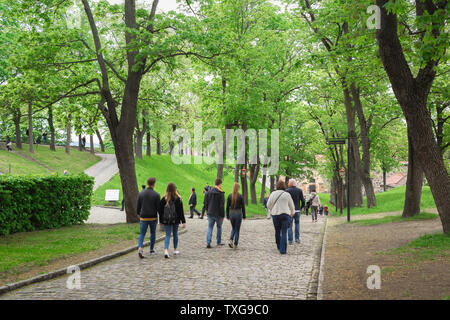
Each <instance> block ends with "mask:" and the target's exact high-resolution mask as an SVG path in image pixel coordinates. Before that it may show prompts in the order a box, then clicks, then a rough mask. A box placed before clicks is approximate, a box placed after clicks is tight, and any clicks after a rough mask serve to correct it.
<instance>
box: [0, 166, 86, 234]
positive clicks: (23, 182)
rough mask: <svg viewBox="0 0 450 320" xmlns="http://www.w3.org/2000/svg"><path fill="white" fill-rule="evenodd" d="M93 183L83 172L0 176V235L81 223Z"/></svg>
mask: <svg viewBox="0 0 450 320" xmlns="http://www.w3.org/2000/svg"><path fill="white" fill-rule="evenodd" d="M93 185H94V178H92V177H90V176H88V175H86V174H84V173H82V174H78V175H69V176H61V175H58V174H54V175H50V176H36V175H33V176H31V175H30V176H27V175H24V176H12V175H4V176H0V235H6V234H10V233H15V232H23V231H32V230H40V229H52V228H59V227H62V226H69V225H74V224H81V223H83V222H84V221H85V220H87V218H88V217H89V211H90V208H91V200H92V193H93V191H92V188H93Z"/></svg>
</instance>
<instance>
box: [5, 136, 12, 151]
mask: <svg viewBox="0 0 450 320" xmlns="http://www.w3.org/2000/svg"><path fill="white" fill-rule="evenodd" d="M11 145H12V143H11V138H10V137H9V136H6V149H7V150H8V151H12V148H11Z"/></svg>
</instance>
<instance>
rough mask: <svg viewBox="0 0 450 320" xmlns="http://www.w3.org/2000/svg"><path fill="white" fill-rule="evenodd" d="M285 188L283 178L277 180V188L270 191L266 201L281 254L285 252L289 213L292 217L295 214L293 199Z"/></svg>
mask: <svg viewBox="0 0 450 320" xmlns="http://www.w3.org/2000/svg"><path fill="white" fill-rule="evenodd" d="M285 190H286V184H285V183H284V181H283V180H279V181H278V182H277V190H276V191H274V192H272V194H271V195H270V197H269V201H267V209H268V210H269V211H270V214H271V216H272V220H273V226H274V228H275V242H276V243H277V248H278V250H279V251H280V253H281V254H286V249H287V230H288V227H289V221H290V220H289V215H290V216H291V217H293V216H294V214H295V207H294V201H293V200H292V197H291V195H290V194H289V193H288V192H286V191H285Z"/></svg>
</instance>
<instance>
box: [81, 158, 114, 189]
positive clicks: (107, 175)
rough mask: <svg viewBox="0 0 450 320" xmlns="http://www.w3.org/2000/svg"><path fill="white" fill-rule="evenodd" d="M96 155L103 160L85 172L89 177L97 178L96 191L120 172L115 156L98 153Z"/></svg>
mask: <svg viewBox="0 0 450 320" xmlns="http://www.w3.org/2000/svg"><path fill="white" fill-rule="evenodd" d="M96 155H98V156H99V157H101V158H102V160H101V161H99V162H97V163H96V164H94V165H93V166H92V167H90V168H88V169H86V170H85V171H84V173H86V174H87V175H90V176H91V177H94V178H95V182H94V191H95V190H97V188H98V187H100V186H101V185H103V184H105V183H106V182H108V181H109V180H110V179H111V178H112V177H114V175H116V174H117V173H118V172H119V168H118V167H117V160H116V155H115V154H103V153H97V154H96Z"/></svg>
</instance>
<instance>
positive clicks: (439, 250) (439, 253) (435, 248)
mask: <svg viewBox="0 0 450 320" xmlns="http://www.w3.org/2000/svg"><path fill="white" fill-rule="evenodd" d="M387 254H395V255H401V256H404V257H405V258H406V259H407V260H408V261H410V262H412V263H416V262H417V261H424V260H434V259H436V258H438V257H448V256H449V255H450V236H448V235H445V234H442V233H438V234H427V235H424V236H422V237H420V238H417V239H415V240H413V241H411V242H410V243H408V244H407V245H406V246H404V247H400V248H396V249H392V250H390V251H388V252H387Z"/></svg>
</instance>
